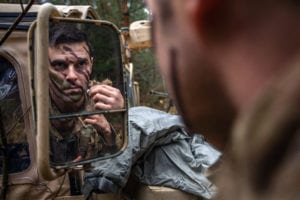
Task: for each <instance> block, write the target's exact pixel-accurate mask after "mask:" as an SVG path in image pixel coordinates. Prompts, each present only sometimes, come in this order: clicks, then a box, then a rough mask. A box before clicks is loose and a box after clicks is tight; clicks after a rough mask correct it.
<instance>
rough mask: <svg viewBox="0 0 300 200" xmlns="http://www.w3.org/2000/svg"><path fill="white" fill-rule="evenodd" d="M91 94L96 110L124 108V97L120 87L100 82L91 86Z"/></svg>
mask: <svg viewBox="0 0 300 200" xmlns="http://www.w3.org/2000/svg"><path fill="white" fill-rule="evenodd" d="M89 95H90V96H91V98H92V99H93V101H94V102H95V109H96V110H111V109H121V108H124V98H123V96H122V94H121V92H120V90H119V89H117V88H114V87H112V86H109V85H104V84H99V85H94V86H92V87H91V88H90V91H89Z"/></svg>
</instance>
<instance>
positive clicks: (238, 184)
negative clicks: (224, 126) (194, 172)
mask: <svg viewBox="0 0 300 200" xmlns="http://www.w3.org/2000/svg"><path fill="white" fill-rule="evenodd" d="M299 61H300V60H299ZM231 147H232V148H231V149H230V151H229V152H228V154H227V158H226V159H225V163H224V165H223V166H224V167H223V170H222V171H221V172H220V176H221V178H220V180H219V189H220V193H219V199H226V200H227V199H230V200H232V199H238V200H253V199H255V200H257V199H267V200H277V199H278V200H283V199H284V200H296V199H300V182H299V180H300V62H296V63H295V65H293V66H291V67H290V68H289V70H286V73H285V74H282V75H281V77H280V78H277V79H275V80H274V81H273V82H272V84H271V85H269V87H268V88H267V90H266V91H265V93H264V94H263V95H261V96H260V97H259V98H258V99H257V101H256V102H255V104H253V106H252V107H251V108H250V109H248V110H247V111H246V112H244V114H243V115H242V116H241V117H240V118H239V120H238V121H237V123H236V126H235V129H234V133H233V140H232V144H231Z"/></svg>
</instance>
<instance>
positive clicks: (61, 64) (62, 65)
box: [51, 62, 68, 71]
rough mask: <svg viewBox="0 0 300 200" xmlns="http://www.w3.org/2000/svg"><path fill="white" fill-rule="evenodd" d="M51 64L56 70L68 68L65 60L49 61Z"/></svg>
mask: <svg viewBox="0 0 300 200" xmlns="http://www.w3.org/2000/svg"><path fill="white" fill-rule="evenodd" d="M51 66H52V67H53V68H54V69H55V70H56V71H63V70H65V69H66V68H68V64H67V63H65V62H53V63H51Z"/></svg>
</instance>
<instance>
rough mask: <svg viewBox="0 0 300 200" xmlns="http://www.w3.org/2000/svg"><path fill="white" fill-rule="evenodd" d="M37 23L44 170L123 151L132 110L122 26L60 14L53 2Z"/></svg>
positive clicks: (40, 154) (45, 173)
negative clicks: (125, 81) (129, 109)
mask: <svg viewBox="0 0 300 200" xmlns="http://www.w3.org/2000/svg"><path fill="white" fill-rule="evenodd" d="M32 29H33V30H32V31H31V32H32V33H33V35H32V38H33V40H32V43H33V44H32V47H33V48H34V51H33V54H32V59H33V61H32V63H33V70H34V80H33V81H34V92H35V95H34V97H35V99H34V100H35V102H36V107H35V113H36V114H35V116H36V131H37V147H38V167H39V169H40V171H41V174H42V176H43V177H44V178H45V179H46V180H51V179H53V178H55V177H56V176H57V175H58V172H57V171H56V170H53V169H63V168H68V167H75V166H76V167H79V166H81V167H85V166H89V163H91V162H92V161H96V160H99V159H106V158H110V157H113V156H116V155H118V154H119V153H121V152H122V151H123V150H124V149H125V148H126V146H127V135H128V134H127V131H128V130H127V115H128V114H127V103H126V102H127V98H126V91H125V83H124V80H125V79H124V72H123V57H122V55H123V49H122V46H121V38H122V37H121V34H120V31H119V30H118V29H117V28H116V26H114V25H113V24H112V23H110V22H107V21H100V20H82V19H68V18H63V17H60V16H59V15H58V13H57V12H56V11H55V8H51V7H50V9H49V8H47V9H46V11H45V14H43V13H42V14H40V16H38V21H37V23H36V25H34V26H33V27H32ZM116 93H118V95H117V97H118V98H117V100H116V99H115V96H113V94H114V95H115V94H116ZM120 102H122V103H120ZM50 167H51V168H52V169H50Z"/></svg>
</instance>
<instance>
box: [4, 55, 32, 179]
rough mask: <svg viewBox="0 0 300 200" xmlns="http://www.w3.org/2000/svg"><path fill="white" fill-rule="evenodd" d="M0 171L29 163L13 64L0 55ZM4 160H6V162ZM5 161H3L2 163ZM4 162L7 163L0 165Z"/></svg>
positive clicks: (16, 169)
mask: <svg viewBox="0 0 300 200" xmlns="http://www.w3.org/2000/svg"><path fill="white" fill-rule="evenodd" d="M0 112H1V113H0V114H1V117H0V122H1V123H0V125H1V127H0V128H1V129H0V130H1V133H0V174H3V173H4V171H7V172H8V173H16V172H21V171H23V170H25V169H27V168H28V166H29V164H30V157H29V146H28V142H27V139H26V133H25V132H24V119H23V111H22V105H21V100H20V96H19V88H18V79H17V73H16V70H15V68H14V66H13V64H12V63H11V62H10V61H9V60H8V59H6V58H5V57H3V56H1V55H0ZM6 163H7V164H6ZM5 164H6V165H5ZM4 166H7V167H5V168H6V169H5V168H3V167H4Z"/></svg>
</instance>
